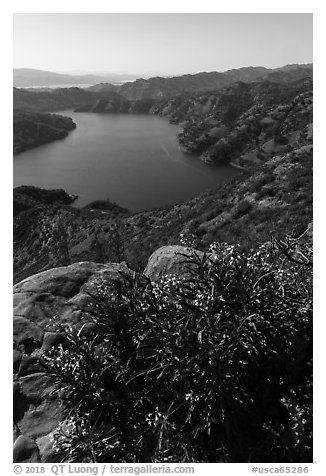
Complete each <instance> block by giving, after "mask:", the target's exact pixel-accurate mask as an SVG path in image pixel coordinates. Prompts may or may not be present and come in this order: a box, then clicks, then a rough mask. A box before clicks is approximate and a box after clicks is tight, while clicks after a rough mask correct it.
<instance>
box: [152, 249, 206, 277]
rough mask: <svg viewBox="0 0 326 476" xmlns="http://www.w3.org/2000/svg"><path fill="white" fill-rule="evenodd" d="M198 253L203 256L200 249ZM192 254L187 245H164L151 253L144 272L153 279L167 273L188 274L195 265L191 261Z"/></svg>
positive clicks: (200, 256)
mask: <svg viewBox="0 0 326 476" xmlns="http://www.w3.org/2000/svg"><path fill="white" fill-rule="evenodd" d="M196 254H197V256H198V257H199V258H202V256H203V253H202V252H200V251H196ZM191 255H192V250H191V249H190V248H187V247H185V246H178V245H171V246H162V247H161V248H159V249H157V250H156V251H154V253H152V254H151V256H150V258H149V260H148V263H147V266H146V268H145V271H144V274H145V275H146V276H147V277H148V278H149V279H150V280H151V281H158V280H159V279H160V278H162V277H163V276H167V275H178V276H187V275H188V274H189V272H190V270H191V268H192V267H193V266H192V265H191V263H189V258H190V257H191Z"/></svg>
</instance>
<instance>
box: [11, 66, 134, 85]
mask: <svg viewBox="0 0 326 476" xmlns="http://www.w3.org/2000/svg"><path fill="white" fill-rule="evenodd" d="M13 73H14V74H13V83H14V86H15V87H17V88H28V87H49V86H56V85H57V86H62V85H67V84H71V85H83V84H96V83H101V82H104V81H105V82H113V83H118V82H121V81H130V80H133V79H135V75H131V74H115V73H112V74H111V73H110V74H105V75H94V74H82V75H72V74H61V73H53V72H51V71H42V70H39V69H30V68H18V69H14V72H13Z"/></svg>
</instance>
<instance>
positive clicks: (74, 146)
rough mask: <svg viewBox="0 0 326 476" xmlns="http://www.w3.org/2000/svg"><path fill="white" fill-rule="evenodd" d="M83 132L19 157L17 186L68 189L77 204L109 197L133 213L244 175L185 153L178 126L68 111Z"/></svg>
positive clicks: (150, 118)
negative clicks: (214, 165)
mask: <svg viewBox="0 0 326 476" xmlns="http://www.w3.org/2000/svg"><path fill="white" fill-rule="evenodd" d="M61 114H64V115H67V116H69V117H71V118H72V119H73V120H74V121H75V122H76V124H77V128H76V129H75V130H74V131H72V132H70V133H69V136H68V137H67V138H65V139H63V140H59V141H56V142H52V143H51V144H47V145H44V146H40V147H38V148H36V149H33V150H30V151H27V152H23V153H22V154H19V155H17V156H15V158H14V186H15V187H16V186H18V185H36V186H40V187H43V188H48V189H50V188H64V189H65V190H66V191H67V192H68V193H74V194H77V195H79V199H78V200H77V201H76V202H75V205H76V206H83V205H86V204H87V203H89V202H91V201H93V200H98V199H106V198H109V199H110V200H111V201H114V202H116V203H118V204H119V205H121V206H124V207H126V208H128V209H129V210H132V211H139V210H145V209H149V208H154V207H160V206H163V205H167V204H173V203H176V202H178V201H181V200H185V199H189V198H191V197H193V196H195V195H197V194H199V193H201V192H203V191H204V190H206V189H207V188H210V187H213V186H215V185H216V184H218V183H220V182H223V181H225V180H227V179H228V178H231V177H233V176H234V175H236V174H237V173H238V171H237V170H236V169H233V168H232V167H230V166H218V167H210V166H207V165H205V164H204V163H203V162H202V161H200V160H199V158H198V157H194V156H190V155H188V154H184V153H183V152H181V151H180V149H179V145H178V141H177V138H176V134H177V133H178V130H179V129H178V126H175V125H172V124H169V122H168V121H167V120H166V119H165V118H161V117H156V116H148V115H129V114H112V115H111V114H94V113H74V112H72V111H63V112H61Z"/></svg>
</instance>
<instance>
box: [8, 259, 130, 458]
mask: <svg viewBox="0 0 326 476" xmlns="http://www.w3.org/2000/svg"><path fill="white" fill-rule="evenodd" d="M128 273H130V270H129V268H128V267H127V265H126V264H124V263H122V264H114V263H112V264H98V263H90V262H82V263H75V264H72V265H70V266H66V267H61V268H55V269H51V270H48V271H44V272H42V273H39V274H36V275H34V276H31V277H29V278H27V279H25V280H24V281H22V282H20V283H18V284H16V285H15V286H14V318H13V341H14V355H13V372H14V383H13V399H14V415H13V416H14V440H15V442H14V460H15V461H16V462H37V461H42V462H46V461H53V460H54V458H55V456H54V451H53V449H52V444H51V440H50V437H49V434H50V433H51V431H53V429H54V428H56V426H57V425H58V423H59V422H61V421H62V420H64V418H65V414H64V410H63V409H62V408H61V407H60V404H59V402H58V400H57V398H56V394H55V388H54V385H53V382H51V379H50V377H49V376H48V374H47V373H45V372H44V370H45V369H44V368H43V367H42V366H41V364H40V362H39V356H40V354H41V353H42V352H43V351H44V350H49V349H51V347H53V346H57V345H59V344H60V343H64V341H65V336H64V334H62V333H60V332H57V330H56V328H55V326H54V324H53V322H52V321H51V319H52V318H53V317H56V318H57V320H58V321H59V322H62V323H68V324H70V325H71V326H72V327H75V328H76V329H80V328H81V327H82V326H83V330H82V332H83V333H84V334H85V335H91V333H93V332H94V328H93V325H92V324H91V323H88V312H87V309H88V305H89V302H90V299H91V295H92V294H94V293H95V288H94V286H95V283H96V282H98V281H99V280H100V281H102V282H104V283H113V282H114V281H117V280H121V279H122V275H123V274H128Z"/></svg>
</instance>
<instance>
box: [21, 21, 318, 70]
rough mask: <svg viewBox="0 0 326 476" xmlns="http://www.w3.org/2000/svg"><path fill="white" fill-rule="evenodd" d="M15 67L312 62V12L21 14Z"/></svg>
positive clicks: (226, 65) (195, 67)
mask: <svg viewBox="0 0 326 476" xmlns="http://www.w3.org/2000/svg"><path fill="white" fill-rule="evenodd" d="M13 16H14V23H13V27H14V28H13V33H14V42H13V46H14V61H13V63H14V67H15V68H36V69H42V70H47V71H55V72H62V73H97V74H98V73H130V74H136V75H139V76H141V75H142V74H143V75H152V74H153V75H166V76H169V75H177V74H185V73H196V72H200V71H226V70H228V69H232V68H239V67H243V66H265V67H270V68H275V67H279V66H283V65H285V64H291V63H310V62H312V61H313V57H312V34H313V28H312V14H309V13H289V14H287V13H234V14H222V13H194V14H192V13H179V14H177V13H127V14H125V13H16V14H14V15H13Z"/></svg>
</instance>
